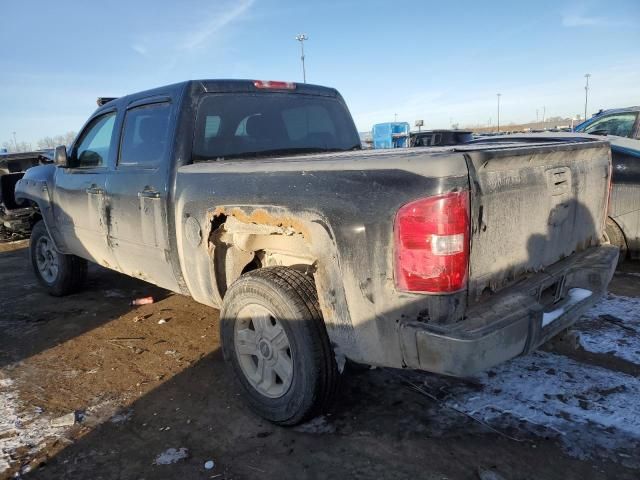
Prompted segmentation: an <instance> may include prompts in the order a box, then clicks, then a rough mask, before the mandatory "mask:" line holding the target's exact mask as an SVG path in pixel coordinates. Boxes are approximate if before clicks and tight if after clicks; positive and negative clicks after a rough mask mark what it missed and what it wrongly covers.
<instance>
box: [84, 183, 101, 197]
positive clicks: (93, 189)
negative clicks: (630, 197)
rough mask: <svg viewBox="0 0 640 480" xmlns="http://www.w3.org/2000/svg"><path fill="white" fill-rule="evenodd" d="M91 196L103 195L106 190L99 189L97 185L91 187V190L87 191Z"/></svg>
mask: <svg viewBox="0 0 640 480" xmlns="http://www.w3.org/2000/svg"><path fill="white" fill-rule="evenodd" d="M85 191H86V192H87V193H88V194H89V195H103V194H104V190H103V189H101V188H100V187H98V186H97V185H91V186H90V187H89V188H87V189H86V190H85Z"/></svg>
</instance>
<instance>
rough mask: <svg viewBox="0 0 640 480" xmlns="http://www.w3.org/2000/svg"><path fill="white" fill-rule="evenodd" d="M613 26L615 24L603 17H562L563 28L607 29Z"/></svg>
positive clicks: (574, 15) (575, 15)
mask: <svg viewBox="0 0 640 480" xmlns="http://www.w3.org/2000/svg"><path fill="white" fill-rule="evenodd" d="M615 24H616V22H614V21H612V20H610V19H608V18H605V17H589V16H586V15H579V14H568V15H563V16H562V26H563V27H570V28H571V27H607V26H611V25H615Z"/></svg>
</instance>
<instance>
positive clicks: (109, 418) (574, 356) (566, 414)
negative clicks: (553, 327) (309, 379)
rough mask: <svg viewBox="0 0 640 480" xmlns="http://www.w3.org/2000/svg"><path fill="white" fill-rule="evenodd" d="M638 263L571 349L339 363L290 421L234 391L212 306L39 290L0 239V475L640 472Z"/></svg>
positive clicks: (15, 250)
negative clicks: (494, 357) (332, 394)
mask: <svg viewBox="0 0 640 480" xmlns="http://www.w3.org/2000/svg"><path fill="white" fill-rule="evenodd" d="M638 272H640V266H639V265H637V264H627V265H625V266H624V268H623V269H622V271H620V272H618V273H617V274H616V277H615V279H614V282H613V283H612V286H611V293H610V294H609V295H608V297H607V298H605V299H603V300H602V301H601V302H600V303H599V304H598V305H597V306H596V307H594V308H593V309H592V310H591V311H590V312H589V313H588V314H587V315H586V316H585V317H584V318H583V319H582V320H581V321H580V323H579V324H578V326H577V331H578V332H579V333H580V339H579V342H580V344H579V345H580V346H579V348H577V349H575V348H572V347H571V345H570V342H569V341H565V342H559V343H556V344H554V345H553V346H546V347H545V348H544V349H543V350H541V351H539V352H536V353H535V354H533V355H530V356H527V357H522V358H518V359H515V360H514V361H512V362H509V363H508V364H506V365H503V366H501V367H499V368H496V369H494V370H492V371H489V372H486V373H484V374H482V375H480V376H478V377H476V378H469V379H463V380H460V379H451V378H445V377H439V376H435V375H429V374H424V373H420V372H406V371H397V370H388V369H371V370H367V371H363V372H348V373H347V374H346V375H345V376H344V380H343V385H342V387H341V392H340V396H339V398H338V401H337V402H336V404H335V406H334V408H333V411H332V412H331V413H330V414H328V415H326V416H324V417H321V418H318V419H315V420H314V421H312V422H310V423H308V424H305V425H302V426H300V427H297V428H295V429H284V428H279V427H275V426H273V425H271V424H268V423H266V422H264V421H262V420H260V419H259V418H257V417H256V416H254V415H253V414H252V413H251V412H250V411H249V410H248V409H247V408H246V407H245V405H244V404H243V402H242V401H241V399H240V398H239V391H238V389H237V388H236V385H235V384H234V382H233V378H232V377H231V375H230V374H229V372H228V371H227V369H226V368H225V366H224V362H223V361H222V358H221V354H220V350H219V343H218V335H217V321H218V312H217V311H215V310H212V309H209V308H207V307H204V306H202V305H199V304H197V303H195V302H193V301H192V300H190V299H188V298H186V297H182V296H180V295H175V294H172V293H170V292H166V291H164V290H161V289H158V288H156V287H153V286H150V285H148V284H145V283H143V282H141V281H137V280H134V279H130V278H128V277H124V276H122V275H119V274H117V273H114V272H111V271H107V270H104V269H102V268H99V267H92V268H91V269H90V281H89V284H88V285H87V288H86V289H85V290H84V291H83V292H81V293H79V294H77V295H73V296H70V297H67V298H53V297H49V296H48V295H46V294H45V293H44V292H43V291H42V289H41V288H40V287H39V286H38V285H37V283H36V281H35V278H34V277H33V275H32V273H31V269H30V264H29V260H28V250H27V243H26V242H24V241H23V242H14V243H5V244H0V285H2V290H1V291H0V301H1V310H0V312H1V313H0V332H1V333H0V478H14V477H16V478H55V479H59V478H79V479H87V478H92V479H102V478H103V479H129V478H132V479H133V478H135V479H141V478H154V479H156V478H185V479H192V478H194V479H198V478H202V479H209V478H219V479H231V478H233V479H243V478H260V479H271V478H274V479H276V478H297V479H305V478H309V479H322V478H367V479H370V478H408V477H414V478H427V479H445V478H448V479H467V478H480V473H484V474H487V471H490V472H495V473H497V474H499V475H500V476H501V478H504V479H506V480H509V479H543V478H544V479H555V478H558V479H573V478H575V479H580V480H584V479H587V478H602V479H605V478H607V479H609V478H616V479H637V478H639V477H640V455H639V454H638V452H639V451H640V402H638V398H640V273H638ZM148 295H153V296H154V297H155V299H156V302H155V303H154V304H152V305H145V306H141V307H130V306H129V301H130V300H131V299H132V298H136V297H139V296H148ZM161 320H164V322H162V321H161ZM69 414H74V415H75V423H74V424H73V425H66V426H65V425H62V426H56V425H58V424H60V423H62V424H65V423H67V424H68V423H71V422H73V419H74V415H71V416H70V417H69ZM65 415H66V416H67V417H64V416H65ZM208 461H212V462H213V468H211V469H206V468H205V462H208ZM207 466H211V464H208V465H207Z"/></svg>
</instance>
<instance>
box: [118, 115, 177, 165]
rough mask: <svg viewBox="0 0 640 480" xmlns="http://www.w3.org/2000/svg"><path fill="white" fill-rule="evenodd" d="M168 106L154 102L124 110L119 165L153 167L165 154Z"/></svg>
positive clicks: (167, 140) (167, 141) (166, 147)
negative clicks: (125, 111)
mask: <svg viewBox="0 0 640 480" xmlns="http://www.w3.org/2000/svg"><path fill="white" fill-rule="evenodd" d="M170 114H171V104H170V103H154V104H151V105H144V106H141V107H136V108H132V109H130V110H128V111H127V113H126V115H125V118H124V131H123V134H122V143H121V146H120V159H119V160H118V165H125V166H131V165H137V166H154V165H157V164H159V163H161V162H162V161H163V160H164V159H165V156H166V154H167V151H168V144H169V139H168V133H169V132H168V130H169V116H170Z"/></svg>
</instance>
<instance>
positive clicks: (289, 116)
mask: <svg viewBox="0 0 640 480" xmlns="http://www.w3.org/2000/svg"><path fill="white" fill-rule="evenodd" d="M282 118H283V120H284V126H285V127H286V129H287V135H288V136H289V138H290V139H291V140H300V139H301V138H305V137H310V138H314V137H317V136H323V135H324V136H326V137H328V138H331V137H335V134H336V130H335V126H334V124H333V122H332V121H331V117H330V116H329V112H328V111H327V108H326V107H325V106H324V105H312V106H309V107H306V108H304V107H298V108H288V109H285V110H283V111H282Z"/></svg>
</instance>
